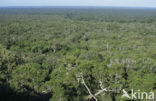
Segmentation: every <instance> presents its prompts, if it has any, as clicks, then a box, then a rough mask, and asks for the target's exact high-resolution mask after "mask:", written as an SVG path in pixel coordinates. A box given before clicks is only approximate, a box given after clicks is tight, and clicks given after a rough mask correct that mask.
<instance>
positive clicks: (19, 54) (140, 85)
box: [0, 7, 156, 101]
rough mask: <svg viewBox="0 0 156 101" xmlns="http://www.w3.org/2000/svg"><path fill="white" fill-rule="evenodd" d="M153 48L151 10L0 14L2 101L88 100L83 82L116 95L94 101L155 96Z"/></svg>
mask: <svg viewBox="0 0 156 101" xmlns="http://www.w3.org/2000/svg"><path fill="white" fill-rule="evenodd" d="M155 50H156V9H134V8H133V9H132V8H131V9H129V8H72V7H69V8H57V7H54V8H0V100H1V101H6V100H9V101H13V100H15V101H39V100H41V101H45V100H50V101H86V100H91V101H92V100H94V99H93V98H90V99H88V96H89V92H88V91H87V89H86V87H85V86H84V82H83V80H84V81H85V84H86V85H87V86H88V88H89V89H90V91H91V92H92V94H95V93H96V92H97V91H98V90H100V89H101V86H103V88H106V89H109V90H111V91H113V92H111V91H110V92H103V93H101V94H99V95H97V96H96V98H97V99H98V100H99V101H129V100H128V99H123V98H121V95H122V89H125V90H127V91H129V93H130V90H131V89H134V90H138V89H140V90H141V91H146V92H150V91H153V92H155V93H156V51H155ZM101 84H102V85H101ZM134 101H138V100H137V99H136V100H134ZM142 101H144V100H142ZM145 101H146V100H145Z"/></svg>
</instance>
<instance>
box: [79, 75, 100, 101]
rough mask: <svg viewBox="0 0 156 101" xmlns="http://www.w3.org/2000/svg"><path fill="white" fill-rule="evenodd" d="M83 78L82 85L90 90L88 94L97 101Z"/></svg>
mask: <svg viewBox="0 0 156 101" xmlns="http://www.w3.org/2000/svg"><path fill="white" fill-rule="evenodd" d="M81 78H82V84H83V85H84V86H85V87H86V89H87V90H88V92H89V94H90V96H91V98H94V99H95V101H97V98H96V97H95V96H94V95H93V94H92V93H91V91H90V89H89V88H88V86H87V85H86V83H85V81H84V79H83V76H82V75H81Z"/></svg>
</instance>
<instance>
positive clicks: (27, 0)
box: [0, 0, 156, 7]
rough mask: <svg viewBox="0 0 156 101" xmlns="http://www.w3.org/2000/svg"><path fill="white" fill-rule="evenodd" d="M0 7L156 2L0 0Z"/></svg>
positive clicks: (148, 1)
mask: <svg viewBox="0 0 156 101" xmlns="http://www.w3.org/2000/svg"><path fill="white" fill-rule="evenodd" d="M0 6H130V7H156V0H0Z"/></svg>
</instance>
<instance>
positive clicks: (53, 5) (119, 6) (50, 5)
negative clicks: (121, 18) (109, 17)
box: [0, 5, 156, 8]
mask: <svg viewBox="0 0 156 101" xmlns="http://www.w3.org/2000/svg"><path fill="white" fill-rule="evenodd" d="M0 7H1V8H2V7H4V8H8V7H10V8H11V7H121V8H156V7H153V6H106V5H17V6H16V5H15V6H11V5H10V6H0Z"/></svg>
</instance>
